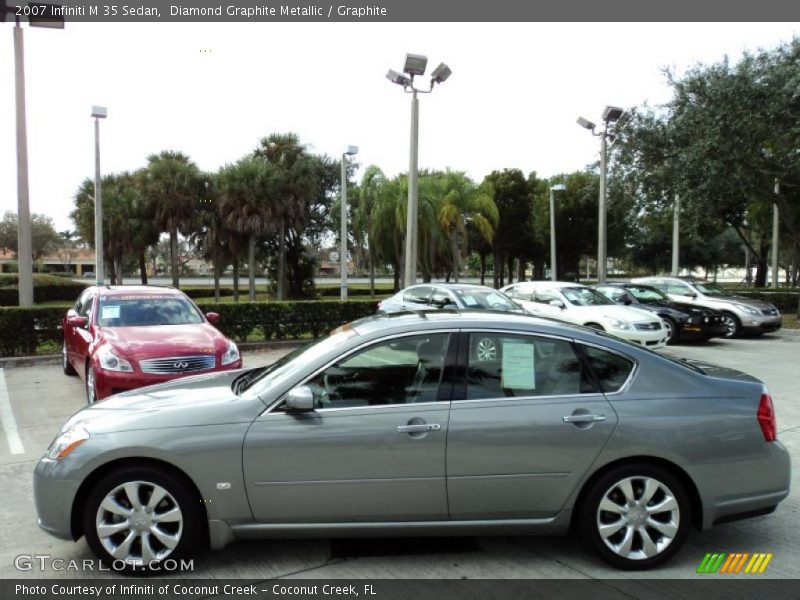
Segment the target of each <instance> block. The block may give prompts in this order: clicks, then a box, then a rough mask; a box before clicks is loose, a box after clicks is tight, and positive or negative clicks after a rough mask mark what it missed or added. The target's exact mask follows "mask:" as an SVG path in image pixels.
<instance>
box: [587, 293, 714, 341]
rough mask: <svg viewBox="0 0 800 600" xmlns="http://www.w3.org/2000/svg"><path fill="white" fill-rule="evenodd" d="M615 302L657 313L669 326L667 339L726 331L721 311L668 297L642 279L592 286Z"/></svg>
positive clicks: (704, 338) (705, 337)
mask: <svg viewBox="0 0 800 600" xmlns="http://www.w3.org/2000/svg"><path fill="white" fill-rule="evenodd" d="M592 287H594V289H596V290H597V291H598V292H600V293H601V294H603V295H604V296H607V297H608V298H609V299H611V300H613V301H614V302H616V303H617V304H625V305H626V306H635V307H636V308H640V309H643V310H649V311H650V312H654V313H656V314H657V315H658V316H659V317H661V318H662V319H663V320H664V324H665V326H666V327H667V329H668V330H669V334H670V337H669V341H668V343H674V342H677V341H679V340H680V341H700V342H705V341H708V340H709V339H711V338H712V337H723V336H724V335H725V333H726V331H727V329H726V327H725V319H724V316H723V314H722V313H721V312H719V311H718V310H714V309H712V308H703V307H701V306H692V305H691V304H683V303H681V302H675V301H673V300H670V298H669V296H667V295H666V294H665V293H664V292H662V291H661V290H659V289H657V288H654V287H652V286H650V285H644V284H641V283H604V284H602V285H595V286H592Z"/></svg>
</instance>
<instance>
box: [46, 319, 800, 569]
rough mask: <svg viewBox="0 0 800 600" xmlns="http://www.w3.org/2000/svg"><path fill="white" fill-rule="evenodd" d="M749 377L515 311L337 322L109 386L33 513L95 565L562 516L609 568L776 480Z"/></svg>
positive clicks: (671, 546)
mask: <svg viewBox="0 0 800 600" xmlns="http://www.w3.org/2000/svg"><path fill="white" fill-rule="evenodd" d="M789 479H790V464H789V455H788V453H787V451H786V449H785V448H784V446H783V445H782V444H781V443H780V442H779V441H777V439H776V423H775V415H774V412H773V407H772V401H771V399H770V396H769V394H768V392H767V389H766V387H765V385H764V384H763V383H761V382H760V381H758V380H756V379H753V378H752V377H749V376H747V375H744V374H742V373H739V372H736V371H731V370H727V369H724V368H718V367H712V366H708V365H698V364H690V363H687V362H682V361H678V360H674V359H670V358H667V357H664V356H660V355H658V354H655V353H653V352H651V351H649V350H647V349H645V348H642V347H641V346H637V345H633V344H629V343H627V342H624V341H622V340H620V339H618V338H614V337H611V336H608V335H606V334H604V333H602V332H598V331H594V330H591V329H587V328H583V327H578V326H572V325H566V324H559V323H557V322H554V321H552V320H549V319H542V318H538V317H533V316H529V315H525V314H515V313H497V312H488V311H428V312H424V313H422V312H421V313H404V314H396V315H380V316H375V317H369V318H367V319H363V320H360V321H356V322H354V323H352V324H350V325H345V326H343V327H341V328H339V329H338V330H336V331H335V332H333V333H332V334H331V335H330V336H328V337H325V338H322V339H320V340H318V341H316V342H315V343H313V344H310V345H308V346H305V347H302V348H300V349H298V350H296V351H295V352H293V353H292V354H290V355H288V356H286V357H284V358H282V359H281V360H279V361H278V362H276V363H275V364H273V365H272V366H270V367H265V368H258V369H250V370H240V371H236V372H227V373H219V374H209V375H201V376H196V377H188V378H185V379H180V380H176V381H174V382H170V383H167V384H163V385H158V386H152V387H147V388H142V389H139V390H136V391H132V392H126V393H123V394H118V395H116V396H113V397H111V398H109V399H108V400H105V401H104V402H101V403H99V404H95V405H92V406H90V407H87V408H84V409H83V410H81V411H79V412H78V413H76V414H75V415H73V416H72V417H71V418H70V419H69V420H68V421H67V423H66V424H65V425H64V427H63V428H62V431H61V433H60V434H59V435H58V436H57V437H56V439H55V440H54V441H53V443H52V445H51V446H50V448H49V449H48V451H47V454H46V456H44V457H43V458H42V459H41V461H40V462H39V463H38V465H37V467H36V470H35V475H34V496H35V501H36V509H37V511H38V515H39V524H40V526H41V527H42V528H44V529H45V530H46V531H48V532H49V533H51V534H53V535H55V536H57V537H60V538H63V539H71V540H77V539H79V538H80V537H81V536H85V537H86V540H87V542H88V544H89V546H90V548H91V549H92V551H93V552H94V553H95V554H96V555H97V556H99V557H100V558H101V559H102V560H103V561H105V562H106V563H110V564H111V565H112V566H120V565H124V566H125V568H127V569H129V570H135V569H146V568H148V567H149V568H153V565H154V562H156V563H157V562H158V561H163V560H165V559H167V558H173V559H177V558H179V557H182V556H185V555H187V554H188V553H190V552H192V551H193V550H194V549H195V548H196V547H197V546H198V545H199V544H201V543H204V542H205V543H208V542H210V545H211V547H212V548H222V547H223V546H225V545H226V544H228V543H229V542H231V541H233V540H236V539H248V538H258V537H291V536H301V537H308V536H385V535H429V534H430V535H473V534H474V535H487V534H513V535H519V534H522V533H530V534H536V533H545V534H552V533H564V532H566V531H567V530H568V529H569V528H570V526H571V525H575V526H577V528H578V529H579V531H581V532H582V534H583V536H584V537H585V539H586V541H587V543H588V545H589V546H590V547H591V548H592V549H594V550H595V551H596V552H597V553H598V554H599V555H600V556H601V557H602V558H603V559H605V560H606V561H608V562H609V563H611V564H613V565H616V566H618V567H620V568H646V567H652V566H655V565H658V564H660V563H662V562H664V561H665V560H667V559H668V558H669V557H670V556H672V555H673V554H674V553H675V552H676V551H677V550H678V548H679V547H680V546H681V544H682V543H683V541H684V539H685V538H686V535H687V533H688V530H689V528H690V527H691V526H694V527H696V528H698V529H707V528H709V527H711V526H712V525H714V524H716V523H720V522H723V521H727V520H733V519H738V518H744V517H750V516H755V515H762V514H766V513H769V512H772V511H773V510H774V509H775V507H776V506H777V505H778V503H779V502H781V500H783V499H784V498H785V497H786V496H787V494H788V493H789Z"/></svg>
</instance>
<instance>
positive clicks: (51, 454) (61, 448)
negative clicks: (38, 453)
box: [47, 426, 89, 460]
mask: <svg viewBox="0 0 800 600" xmlns="http://www.w3.org/2000/svg"><path fill="white" fill-rule="evenodd" d="M88 439H89V432H88V431H86V430H85V429H84V428H83V427H77V426H76V427H71V428H69V429H67V430H66V431H65V432H64V433H62V434H61V435H59V436H58V437H57V438H56V439H54V440H53V443H52V444H50V447H49V448H48V449H47V458H50V459H52V460H61V459H62V458H66V457H67V456H69V455H70V454H71V453H72V451H73V450H75V448H77V447H78V446H80V445H81V444H82V443H83V442H85V441H86V440H88Z"/></svg>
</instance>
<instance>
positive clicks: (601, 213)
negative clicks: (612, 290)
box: [578, 106, 625, 283]
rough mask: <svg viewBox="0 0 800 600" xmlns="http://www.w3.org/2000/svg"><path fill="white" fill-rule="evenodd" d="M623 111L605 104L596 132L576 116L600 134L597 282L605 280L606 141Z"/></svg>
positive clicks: (587, 127) (581, 124)
mask: <svg viewBox="0 0 800 600" xmlns="http://www.w3.org/2000/svg"><path fill="white" fill-rule="evenodd" d="M624 114H625V111H624V110H623V109H621V108H619V107H618V106H606V107H605V109H604V110H603V117H602V118H603V131H601V132H599V133H598V132H596V131H595V128H596V125H595V124H594V123H592V122H591V121H588V120H587V119H584V118H583V117H578V125H580V126H581V127H584V128H586V129H588V130H590V131H591V132H592V135H596V136H600V194H599V199H598V200H599V201H598V218H597V282H598V283H605V281H606V257H607V252H606V249H607V244H606V233H607V226H606V216H607V214H608V211H607V209H606V174H607V173H606V171H607V169H606V159H607V155H608V142H609V140H611V141H613V140H614V130H615V127H616V124H617V123H618V122H619V120H620V119H621V118H622V115H624Z"/></svg>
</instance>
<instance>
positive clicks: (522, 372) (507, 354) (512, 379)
mask: <svg viewBox="0 0 800 600" xmlns="http://www.w3.org/2000/svg"><path fill="white" fill-rule="evenodd" d="M533 361H534V357H533V344H526V343H518V342H517V343H514V342H511V343H504V344H503V370H502V386H503V388H505V389H507V390H535V389H536V373H535V370H534V362H533Z"/></svg>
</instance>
